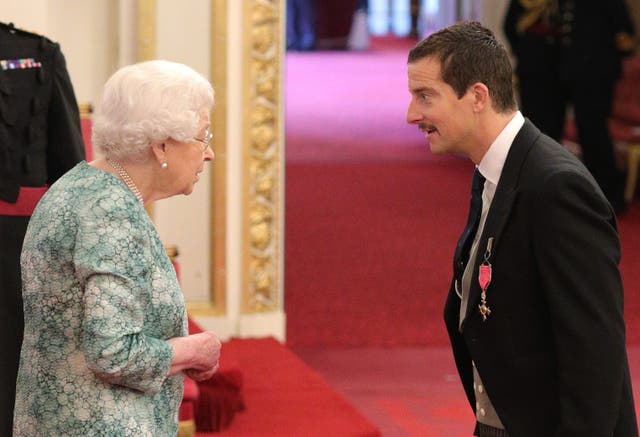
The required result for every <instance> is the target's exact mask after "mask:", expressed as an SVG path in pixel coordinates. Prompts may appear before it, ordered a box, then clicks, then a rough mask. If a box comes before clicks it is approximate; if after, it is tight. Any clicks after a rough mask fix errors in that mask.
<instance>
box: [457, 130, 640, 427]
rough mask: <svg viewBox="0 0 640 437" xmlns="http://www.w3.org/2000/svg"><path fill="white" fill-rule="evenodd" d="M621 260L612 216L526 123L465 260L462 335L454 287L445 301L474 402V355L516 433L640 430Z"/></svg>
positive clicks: (593, 188) (579, 172)
mask: <svg viewBox="0 0 640 437" xmlns="http://www.w3.org/2000/svg"><path fill="white" fill-rule="evenodd" d="M490 238H493V244H492V247H491V248H490V249H491V250H490V252H488V253H485V248H487V247H488V242H489V239H490ZM485 255H487V256H488V260H489V262H490V263H491V265H492V279H491V283H490V284H489V287H488V289H487V292H486V303H487V306H489V308H490V309H491V314H489V316H488V317H487V319H486V321H483V320H482V316H481V314H480V312H479V308H478V304H479V303H480V294H481V290H480V285H479V283H478V280H477V279H476V278H478V270H479V265H480V264H481V263H482V261H483V260H484V259H485ZM619 258H620V243H619V239H618V233H617V229H616V220H615V216H614V213H613V211H612V209H611V206H610V205H609V203H608V202H607V201H606V199H605V197H604V195H603V194H602V192H601V190H600V189H599V188H598V185H597V184H596V182H595V181H594V179H593V177H592V176H591V175H590V174H589V172H588V171H587V170H586V169H585V167H584V166H583V165H582V164H581V163H580V162H579V161H578V160H577V159H576V158H575V157H574V156H573V155H572V154H570V153H569V152H567V151H566V150H565V149H564V148H562V147H561V146H560V145H559V144H557V143H556V142H555V141H552V140H551V139H550V138H549V137H547V136H545V135H542V134H541V133H540V131H539V130H538V129H537V128H536V127H535V126H534V125H533V124H532V123H531V122H530V121H528V120H527V121H525V124H524V126H523V127H522V129H521V130H520V132H519V133H518V135H517V136H516V138H515V139H514V142H513V144H512V146H511V149H510V151H509V154H508V156H507V159H506V161H505V164H504V167H503V171H502V175H501V177H500V181H499V182H498V186H497V187H496V192H495V196H494V198H493V201H492V203H491V207H490V209H489V212H488V215H487V218H486V222H485V226H484V229H483V231H482V235H481V237H480V240H479V246H478V253H477V257H476V259H475V260H471V261H470V262H473V263H474V264H473V273H472V278H474V279H473V280H472V283H471V286H470V289H469V305H468V308H467V316H466V319H465V323H464V325H463V327H462V332H460V329H459V323H458V322H459V319H460V317H459V309H460V298H459V297H458V295H457V294H456V291H455V289H454V288H453V282H452V287H451V289H450V291H449V295H448V299H447V303H446V307H445V320H446V325H447V329H448V332H449V336H450V339H451V343H452V347H453V351H454V356H455V361H456V365H457V367H458V371H459V373H460V377H461V379H462V382H463V385H464V388H465V391H466V394H467V397H468V399H469V402H470V404H471V406H472V408H474V409H475V395H474V389H473V374H472V364H471V362H472V360H473V361H474V362H475V365H476V368H477V369H478V372H479V374H480V377H481V378H482V381H483V383H484V385H485V388H486V393H487V394H488V396H489V398H490V399H491V401H492V404H493V406H494V407H495V409H496V411H497V413H498V416H499V417H500V419H501V421H502V423H503V424H504V426H505V428H506V430H507V432H508V433H509V435H511V436H513V437H541V436H545V437H546V436H549V437H552V436H558V437H560V436H562V437H568V436H576V437H577V436H580V437H588V436H603V437H604V436H616V437H632V436H637V435H638V427H637V425H636V418H635V410H634V404H633V397H632V390H631V381H630V377H629V366H628V363H627V355H626V349H625V324H624V320H623V288H622V280H621V277H620V272H619V270H618V262H619Z"/></svg>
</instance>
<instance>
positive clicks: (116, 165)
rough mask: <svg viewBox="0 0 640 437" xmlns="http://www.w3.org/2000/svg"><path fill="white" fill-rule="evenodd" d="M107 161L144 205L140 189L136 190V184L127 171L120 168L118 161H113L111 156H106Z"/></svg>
mask: <svg viewBox="0 0 640 437" xmlns="http://www.w3.org/2000/svg"><path fill="white" fill-rule="evenodd" d="M107 162H108V163H109V165H111V167H113V168H114V169H115V170H116V171H117V172H118V174H119V175H120V178H121V179H122V181H123V182H124V183H125V185H126V186H127V187H128V188H129V189H130V190H131V192H132V193H133V195H134V196H136V199H138V201H139V202H140V204H142V205H144V201H143V199H142V193H140V190H138V187H137V186H136V184H134V183H133V180H132V179H131V176H129V173H127V172H126V171H125V170H124V168H122V166H121V165H120V163H119V162H118V161H114V160H112V159H111V158H107Z"/></svg>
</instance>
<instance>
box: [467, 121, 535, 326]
mask: <svg viewBox="0 0 640 437" xmlns="http://www.w3.org/2000/svg"><path fill="white" fill-rule="evenodd" d="M539 135H540V131H539V130H538V129H537V128H536V127H535V126H534V125H533V124H532V123H531V122H530V121H529V120H528V119H525V123H524V125H523V126H522V128H521V129H520V132H518V135H516V137H515V139H514V140H513V144H512V145H511V148H510V149H509V153H508V155H507V159H506V161H505V163H504V167H503V168H502V174H501V175H500V180H499V181H498V186H497V187H496V192H495V195H494V196H493V200H492V201H491V207H490V208H489V212H488V213H487V219H486V221H485V224H484V229H483V231H482V236H481V237H480V242H479V243H478V252H477V253H476V257H475V259H474V260H473V262H474V267H473V274H472V275H473V276H472V280H471V285H470V286H469V303H468V305H467V310H466V313H465V320H467V318H468V317H469V315H470V313H471V311H478V301H479V299H480V292H481V289H480V284H479V283H478V280H477V278H478V269H479V266H480V264H482V262H483V261H484V257H485V251H486V249H487V243H488V241H489V238H493V243H492V245H491V254H490V257H489V262H493V258H494V255H495V254H496V253H497V251H498V250H499V246H500V237H501V236H502V231H503V230H504V227H505V225H506V223H507V220H508V219H509V215H510V214H511V208H512V206H513V203H514V201H515V199H516V197H517V193H518V184H519V178H520V171H521V169H522V165H523V163H524V161H525V159H526V157H527V154H528V153H529V150H530V149H531V146H532V145H533V143H534V142H535V140H536V138H538V136H539ZM489 306H491V305H490V302H489ZM490 317H491V316H489V318H490Z"/></svg>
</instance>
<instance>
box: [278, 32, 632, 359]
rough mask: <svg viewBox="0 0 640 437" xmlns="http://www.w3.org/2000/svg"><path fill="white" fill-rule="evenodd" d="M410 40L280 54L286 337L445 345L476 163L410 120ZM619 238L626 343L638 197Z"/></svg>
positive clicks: (316, 342)
mask: <svg viewBox="0 0 640 437" xmlns="http://www.w3.org/2000/svg"><path fill="white" fill-rule="evenodd" d="M398 46H399V47H400V48H398ZM410 46H411V42H402V41H400V42H398V41H394V42H393V47H392V48H391V49H389V50H386V49H385V46H384V45H383V46H382V47H380V46H379V47H378V49H377V50H372V51H370V52H364V53H349V52H315V53H292V54H289V55H288V56H287V71H286V83H287V94H286V97H287V103H286V126H287V133H286V135H287V166H286V172H287V173H286V174H287V182H286V229H285V235H286V251H285V263H286V266H285V293H286V295H285V307H286V308H285V309H286V313H287V342H288V344H290V345H292V346H361V347H363V346H416V345H445V344H448V340H447V338H446V333H445V329H444V324H443V322H442V308H443V304H444V299H445V294H446V292H447V289H448V285H449V280H450V276H451V259H452V255H453V249H454V245H455V242H456V240H457V238H458V235H459V233H460V231H461V229H462V228H463V226H464V220H465V218H466V217H465V215H466V211H467V208H468V199H469V185H470V180H471V173H472V172H471V164H470V163H469V162H468V161H466V160H464V159H459V158H456V157H442V156H434V155H433V154H431V153H430V152H429V150H428V148H427V146H426V145H425V141H424V139H423V138H422V136H421V135H420V134H419V132H418V131H417V129H416V128H414V127H411V126H408V125H406V123H405V112H406V105H407V103H408V101H409V93H408V91H407V84H406V54H407V52H408V49H409V47H410ZM620 235H621V238H622V249H623V259H622V264H621V270H622V273H623V279H624V283H625V287H626V304H625V310H626V316H627V327H628V328H627V329H628V340H629V342H630V343H640V205H639V204H638V203H637V202H636V204H634V205H633V208H632V209H631V211H630V212H629V213H628V214H627V215H625V216H624V217H622V218H621V219H620Z"/></svg>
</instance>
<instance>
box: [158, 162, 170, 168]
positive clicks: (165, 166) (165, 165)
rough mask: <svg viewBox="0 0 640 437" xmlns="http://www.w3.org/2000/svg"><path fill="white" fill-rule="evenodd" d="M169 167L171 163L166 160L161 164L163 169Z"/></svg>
mask: <svg viewBox="0 0 640 437" xmlns="http://www.w3.org/2000/svg"><path fill="white" fill-rule="evenodd" d="M168 167H169V164H167V162H166V161H165V162H163V163H162V164H160V168H162V169H163V170H166V169H167V168H168Z"/></svg>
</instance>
